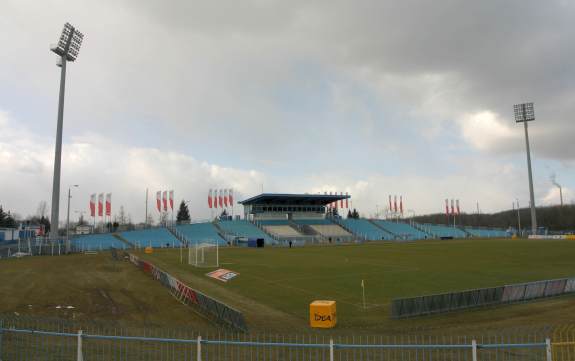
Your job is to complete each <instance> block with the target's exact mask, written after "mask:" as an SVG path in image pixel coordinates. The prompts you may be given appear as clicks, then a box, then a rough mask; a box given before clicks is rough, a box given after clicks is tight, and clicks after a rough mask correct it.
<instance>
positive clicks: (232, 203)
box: [228, 188, 234, 207]
mask: <svg viewBox="0 0 575 361" xmlns="http://www.w3.org/2000/svg"><path fill="white" fill-rule="evenodd" d="M229 197H230V199H228V202H230V207H233V206H234V190H233V189H232V188H230V193H229Z"/></svg>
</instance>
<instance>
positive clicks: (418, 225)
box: [411, 222, 439, 238]
mask: <svg viewBox="0 0 575 361" xmlns="http://www.w3.org/2000/svg"><path fill="white" fill-rule="evenodd" d="M411 226H412V227H413V228H415V229H417V230H418V231H420V232H423V233H425V234H426V235H427V236H429V238H439V237H437V235H435V234H433V233H431V232H430V231H429V230H426V229H425V228H424V227H423V226H422V225H421V224H419V223H417V222H413V223H412V224H411Z"/></svg>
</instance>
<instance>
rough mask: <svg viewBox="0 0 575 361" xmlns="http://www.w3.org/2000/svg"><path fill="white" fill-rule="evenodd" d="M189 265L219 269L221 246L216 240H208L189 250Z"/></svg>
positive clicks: (197, 243) (191, 246) (196, 244)
mask: <svg viewBox="0 0 575 361" xmlns="http://www.w3.org/2000/svg"><path fill="white" fill-rule="evenodd" d="M188 264H189V265H192V266H195V267H219V266H220V260H219V246H218V242H217V241H216V240H212V239H208V240H203V241H200V242H196V243H195V244H191V245H190V247H189V248H188Z"/></svg>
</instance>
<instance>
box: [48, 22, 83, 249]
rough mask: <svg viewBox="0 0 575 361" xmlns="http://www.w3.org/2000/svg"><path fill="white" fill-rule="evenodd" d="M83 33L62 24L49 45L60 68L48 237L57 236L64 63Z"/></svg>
mask: <svg viewBox="0 0 575 361" xmlns="http://www.w3.org/2000/svg"><path fill="white" fill-rule="evenodd" d="M83 38H84V35H83V34H82V33H81V32H79V31H78V30H76V29H75V28H74V27H73V26H72V25H70V23H66V24H65V25H64V29H63V30H62V35H60V39H59V40H58V44H56V45H53V46H51V47H50V50H52V51H53V52H54V53H56V54H57V55H58V56H59V57H60V58H59V59H58V62H57V63H56V65H57V66H59V67H60V68H61V70H60V96H59V98H58V123H57V126H56V150H55V156H54V179H53V182H52V215H51V218H50V224H51V226H52V227H51V229H50V238H51V239H55V238H57V237H58V217H59V212H60V166H61V162H62V127H63V122H64V90H65V88H66V63H67V62H68V61H74V60H76V58H77V57H78V53H79V52H80V46H81V45H82V39H83Z"/></svg>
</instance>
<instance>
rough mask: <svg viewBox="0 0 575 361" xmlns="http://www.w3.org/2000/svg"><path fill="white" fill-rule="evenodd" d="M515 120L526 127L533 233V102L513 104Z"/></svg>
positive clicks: (534, 223) (535, 219)
mask: <svg viewBox="0 0 575 361" xmlns="http://www.w3.org/2000/svg"><path fill="white" fill-rule="evenodd" d="M513 111H514V113H515V122H516V123H523V126H524V129H525V148H526V150H527V172H528V174H529V198H530V207H531V234H536V233H537V216H536V214H535V195H534V193H533V175H532V172H531V151H530V149H529V132H528V131H527V122H530V121H533V120H535V110H534V108H533V103H523V104H515V105H514V106H513Z"/></svg>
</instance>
